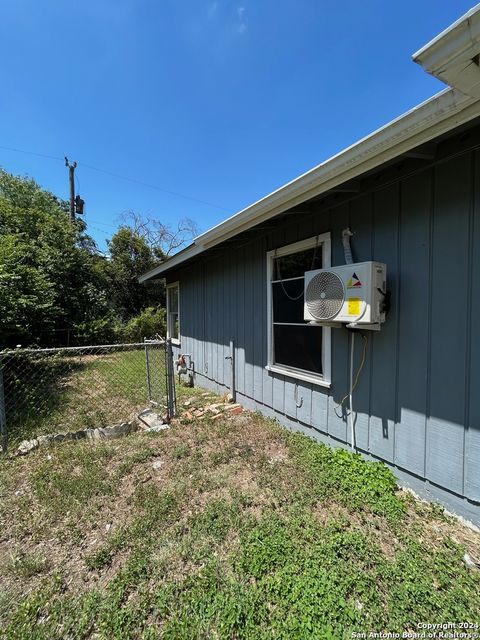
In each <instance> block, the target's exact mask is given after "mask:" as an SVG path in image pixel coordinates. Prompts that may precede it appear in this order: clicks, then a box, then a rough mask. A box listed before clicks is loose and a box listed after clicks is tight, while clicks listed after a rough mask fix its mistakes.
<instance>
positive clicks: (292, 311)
mask: <svg viewBox="0 0 480 640" xmlns="http://www.w3.org/2000/svg"><path fill="white" fill-rule="evenodd" d="M328 266H330V235H329V234H323V235H320V236H316V237H314V238H310V239H308V240H304V241H302V242H296V243H295V244H291V245H288V246H286V247H281V248H279V249H276V250H274V251H270V252H269V253H268V254H267V274H268V283H267V286H268V325H269V327H268V329H269V330H268V354H269V362H268V365H267V369H269V370H271V371H275V372H277V373H282V374H283V375H286V376H291V377H294V378H299V379H301V380H305V381H308V382H314V383H317V384H321V385H324V386H329V383H330V329H329V328H328V327H319V326H315V325H310V324H308V322H306V321H305V320H304V319H303V305H304V294H303V290H304V273H305V271H310V270H312V269H322V268H325V267H328Z"/></svg>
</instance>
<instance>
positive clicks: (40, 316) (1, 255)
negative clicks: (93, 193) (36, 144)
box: [0, 170, 110, 346]
mask: <svg viewBox="0 0 480 640" xmlns="http://www.w3.org/2000/svg"><path fill="white" fill-rule="evenodd" d="M92 243H93V241H92V240H91V239H90V238H88V236H86V234H85V232H84V229H83V227H82V225H77V224H72V223H71V222H70V220H69V217H68V205H67V203H65V202H63V201H61V200H59V199H58V198H57V197H56V196H54V195H53V194H51V193H49V192H47V191H45V190H43V189H41V188H40V187H39V185H37V184H36V183H35V181H34V180H31V179H28V178H24V177H19V176H13V175H11V174H9V173H7V172H6V171H3V170H0V344H1V345H7V346H11V345H12V344H16V343H21V344H23V345H25V344H32V343H37V344H42V343H44V342H45V340H46V335H48V333H49V332H53V331H55V330H58V329H60V328H62V329H63V328H66V327H68V328H71V329H73V330H74V329H75V327H76V326H77V325H78V324H80V323H85V322H86V321H88V320H89V319H91V318H94V317H101V316H102V315H105V314H108V313H110V311H109V307H108V302H107V295H106V286H105V285H106V283H105V280H104V270H103V269H102V268H101V265H100V263H101V261H102V260H104V259H103V258H101V256H99V255H98V252H96V250H95V246H94V244H92Z"/></svg>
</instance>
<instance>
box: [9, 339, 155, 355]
mask: <svg viewBox="0 0 480 640" xmlns="http://www.w3.org/2000/svg"><path fill="white" fill-rule="evenodd" d="M164 344H165V340H163V339H160V340H145V342H128V343H123V344H93V345H88V346H84V347H49V348H47V349H33V348H30V347H27V348H25V349H22V348H18V349H4V350H3V351H0V357H1V356H12V355H18V354H21V353H58V352H61V351H88V350H93V349H111V350H114V349H121V348H126V347H135V348H140V347H142V348H145V347H148V346H152V345H164Z"/></svg>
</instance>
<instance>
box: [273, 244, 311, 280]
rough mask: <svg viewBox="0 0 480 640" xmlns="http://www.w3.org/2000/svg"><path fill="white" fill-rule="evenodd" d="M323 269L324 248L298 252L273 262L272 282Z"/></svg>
mask: <svg viewBox="0 0 480 640" xmlns="http://www.w3.org/2000/svg"><path fill="white" fill-rule="evenodd" d="M321 268H322V246H321V245H320V246H319V247H317V249H316V250H315V247H312V248H311V249H307V250H306V251H298V252H297V253H291V254H290V255H288V256H282V257H281V258H275V260H274V261H273V273H272V280H284V279H285V278H296V277H298V276H303V274H304V273H305V271H311V270H312V269H321Z"/></svg>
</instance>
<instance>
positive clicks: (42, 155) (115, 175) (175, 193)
mask: <svg viewBox="0 0 480 640" xmlns="http://www.w3.org/2000/svg"><path fill="white" fill-rule="evenodd" d="M0 149H3V150H5V151H14V152H15V153H24V154H26V155H31V156H37V157H39V158H49V159H50V160H59V161H61V162H63V161H64V159H63V158H61V157H60V156H51V155H48V154H46V153H37V152H36V151H27V150H26V149H17V148H15V147H5V146H3V145H0ZM77 164H78V166H82V167H85V168H86V169H90V170H91V171H97V172H98V173H103V174H105V175H107V176H112V177H113V178H117V179H118V180H126V181H127V182H132V183H134V184H139V185H141V186H143V187H148V188H149V189H155V190H156V191H161V192H162V193H166V194H168V195H170V196H175V197H177V198H183V199H184V200H190V201H191V202H197V203H199V204H204V205H206V206H207V207H213V208H214V209H221V210H222V211H230V209H228V208H227V207H222V206H220V205H218V204H214V203H213V202H208V201H207V200H201V199H200V198H195V197H194V196H188V195H185V194H184V193H179V192H178V191H170V190H168V189H163V188H162V187H158V186H157V185H154V184H150V183H149V182H143V180H138V179H137V178H130V177H128V176H123V175H121V174H119V173H114V172H113V171H107V170H106V169H99V168H98V167H94V166H93V165H91V164H86V163H85V162H78V163H77Z"/></svg>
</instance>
